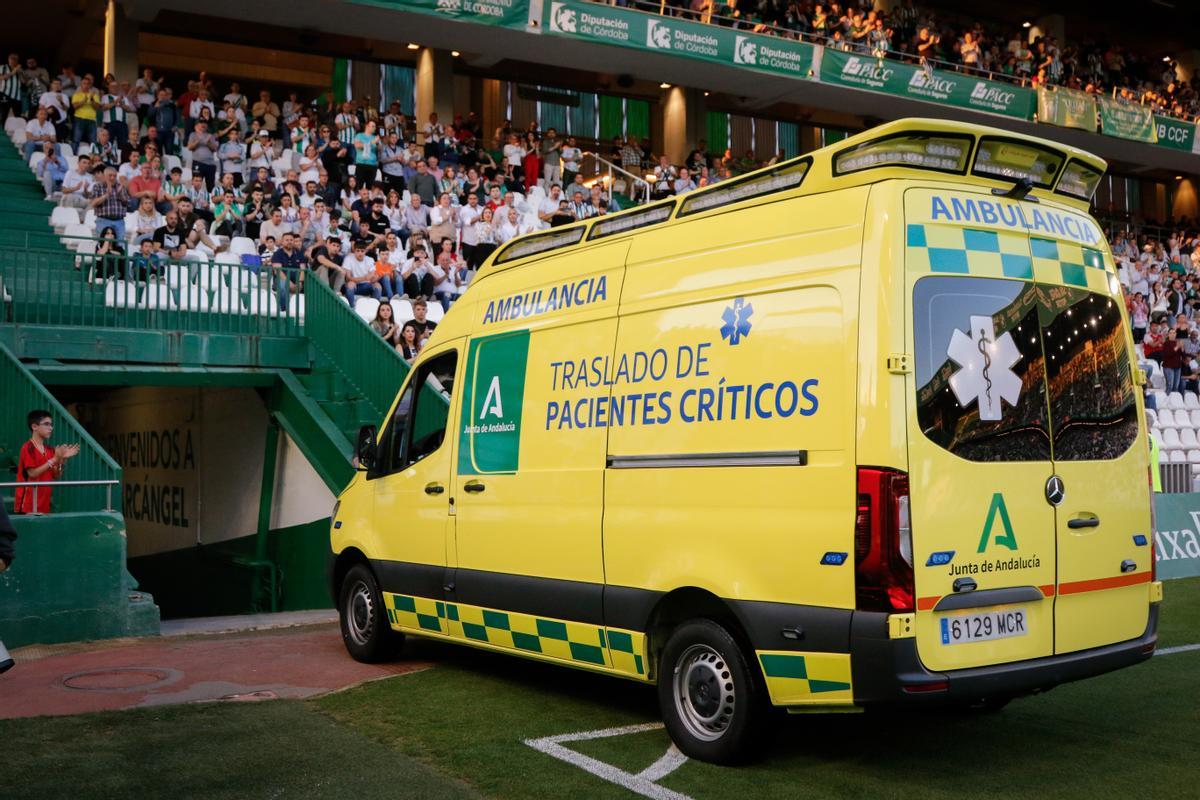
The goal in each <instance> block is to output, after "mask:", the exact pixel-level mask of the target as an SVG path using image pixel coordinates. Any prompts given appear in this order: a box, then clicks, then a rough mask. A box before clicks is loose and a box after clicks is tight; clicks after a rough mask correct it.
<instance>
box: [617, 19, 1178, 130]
mask: <svg viewBox="0 0 1200 800" xmlns="http://www.w3.org/2000/svg"><path fill="white" fill-rule="evenodd" d="M614 2H615V4H616V5H619V6H629V7H633V8H637V9H639V10H642V11H649V12H651V13H660V12H661V13H665V14H669V15H673V16H678V17H684V18H689V19H693V20H698V21H701V22H706V23H709V24H713V25H723V26H727V27H733V28H738V29H742V30H749V31H752V32H754V33H762V34H766V35H774V36H782V37H785V38H791V39H802V40H804V41H808V42H811V43H813V44H820V45H824V46H826V47H830V48H834V49H837V50H845V51H851V52H857V53H863V54H868V55H872V56H874V57H877V58H895V59H900V60H902V61H907V62H911V63H920V64H925V65H927V66H929V67H936V68H945V69H954V70H959V71H963V72H968V73H975V74H980V75H987V76H989V77H992V78H996V79H1000V80H1012V81H1014V82H1018V83H1020V84H1022V85H1025V86H1034V87H1038V86H1065V87H1067V88H1071V89H1078V90H1081V91H1086V92H1089V93H1092V94H1109V95H1111V96H1113V97H1115V98H1117V99H1120V100H1124V101H1127V102H1130V103H1143V104H1147V105H1150V106H1152V107H1153V108H1154V110H1155V111H1157V112H1158V113H1161V114H1168V115H1171V116H1175V117H1179V118H1180V119H1186V120H1191V121H1195V120H1196V119H1197V116H1198V115H1200V80H1198V79H1197V78H1193V79H1192V80H1190V81H1184V80H1182V79H1181V78H1180V77H1179V73H1178V64H1177V63H1176V62H1175V61H1174V60H1173V59H1171V58H1170V57H1169V56H1168V57H1166V58H1165V59H1164V57H1163V55H1162V54H1161V53H1159V54H1153V55H1152V54H1146V53H1142V52H1139V51H1138V50H1136V49H1134V48H1130V47H1127V46H1126V45H1125V44H1123V43H1122V42H1120V41H1119V40H1117V41H1111V42H1098V41H1089V40H1084V41H1078V42H1075V41H1071V42H1067V41H1063V42H1060V41H1058V40H1057V39H1056V38H1055V37H1054V36H1051V35H1048V34H1044V35H1039V36H1035V37H1033V38H1032V39H1031V37H1030V36H1029V33H1030V31H1029V29H1028V28H1027V27H1007V26H1005V25H1001V24H989V23H985V22H981V21H979V16H978V14H975V13H971V12H973V11H974V10H975V9H971V12H968V11H967V9H966V7H963V8H961V9H954V10H953V11H951V12H949V13H945V12H942V11H938V10H935V9H933V8H928V7H925V6H922V5H917V4H916V3H914V0H903V2H899V3H897V4H896V5H895V7H894V8H893V9H892V10H891V11H890V12H889V11H883V10H878V9H876V8H875V7H874V6H875V3H874V2H873V0H846V2H841V3H838V2H832V3H830V2H817V1H816V0H794V1H793V2H788V0H666V2H661V0H614ZM968 14H969V16H968Z"/></svg>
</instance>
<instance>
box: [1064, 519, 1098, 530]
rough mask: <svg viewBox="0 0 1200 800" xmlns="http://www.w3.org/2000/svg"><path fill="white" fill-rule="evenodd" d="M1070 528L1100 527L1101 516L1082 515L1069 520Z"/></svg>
mask: <svg viewBox="0 0 1200 800" xmlns="http://www.w3.org/2000/svg"><path fill="white" fill-rule="evenodd" d="M1067 527H1068V528H1098V527H1100V518H1099V517H1081V518H1078V519H1069V520H1067Z"/></svg>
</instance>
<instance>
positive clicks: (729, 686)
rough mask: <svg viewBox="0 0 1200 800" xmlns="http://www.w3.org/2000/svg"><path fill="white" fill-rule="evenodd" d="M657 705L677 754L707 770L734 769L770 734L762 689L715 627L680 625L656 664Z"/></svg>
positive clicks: (728, 638) (698, 623) (727, 638)
mask: <svg viewBox="0 0 1200 800" xmlns="http://www.w3.org/2000/svg"><path fill="white" fill-rule="evenodd" d="M658 704H659V707H660V709H661V711H662V717H663V722H664V723H665V724H666V727H667V733H669V734H670V736H671V740H672V741H673V742H674V743H675V746H676V747H678V748H679V750H680V752H682V753H683V754H684V755H686V756H688V757H689V758H695V759H698V760H700V761H707V762H710V763H713V764H739V763H744V762H746V761H748V760H750V758H751V757H753V756H754V755H756V754H757V753H758V752H760V751H761V748H760V747H759V745H761V744H762V743H764V741H765V740H766V739H767V738H768V737H769V735H770V733H771V732H772V731H773V730H774V729H775V725H774V721H773V719H772V718H771V714H770V704H769V703H768V701H767V693H766V686H765V685H764V684H763V682H762V680H761V678H760V677H759V676H758V675H757V674H756V673H755V672H754V670H753V669H752V668H751V666H750V663H749V662H748V661H747V660H746V654H745V652H744V651H743V649H742V648H741V646H740V645H739V644H738V643H737V641H736V640H735V639H734V638H733V636H731V635H730V634H729V631H727V630H726V629H725V628H723V627H722V626H721V625H720V624H718V623H716V622H714V621H712V620H709V619H693V620H689V621H687V622H684V623H682V624H681V625H679V627H677V628H676V629H675V630H674V631H672V632H671V636H670V637H669V638H668V639H667V644H666V647H665V648H663V652H662V659H661V661H660V662H659V676H658Z"/></svg>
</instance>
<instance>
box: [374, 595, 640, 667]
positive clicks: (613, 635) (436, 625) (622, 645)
mask: <svg viewBox="0 0 1200 800" xmlns="http://www.w3.org/2000/svg"><path fill="white" fill-rule="evenodd" d="M383 597H384V605H386V606H387V612H388V621H389V622H390V623H391V624H392V626H393V627H396V628H401V629H404V630H408V631H412V632H414V633H432V634H441V635H443V636H451V637H454V638H456V639H463V640H466V641H468V642H478V643H481V644H488V645H492V646H495V647H502V648H505V649H508V650H514V651H517V652H520V653H524V654H528V655H532V656H541V657H544V658H552V659H555V660H558V661H565V662H568V663H572V664H577V665H587V666H590V667H596V668H600V669H608V670H612V671H614V672H619V673H622V674H624V675H629V676H631V677H635V678H642V679H645V678H647V674H646V657H645V645H646V636H645V634H643V633H639V632H637V631H625V630H619V629H616V628H603V627H600V626H598V625H588V624H585V623H582V622H571V621H568V620H560V619H547V618H544V617H537V616H533V615H530V614H517V613H514V612H511V611H498V610H496V609H491V608H481V607H479V606H471V605H465V604H463V603H447V602H444V601H441V600H431V599H429V598H426V597H414V596H412V595H405V594H391V593H389V592H384V593H383Z"/></svg>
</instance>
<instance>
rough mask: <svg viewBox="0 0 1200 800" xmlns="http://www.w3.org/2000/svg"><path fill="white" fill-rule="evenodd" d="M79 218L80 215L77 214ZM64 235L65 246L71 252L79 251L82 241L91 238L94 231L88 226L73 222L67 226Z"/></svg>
mask: <svg viewBox="0 0 1200 800" xmlns="http://www.w3.org/2000/svg"><path fill="white" fill-rule="evenodd" d="M78 216H79V215H78V214H76V217H77V218H78ZM62 235H63V244H65V245H66V246H67V248H68V249H70V250H77V249H78V248H79V243H80V242H81V241H83V240H85V239H90V238H91V236H92V229H91V228H89V227H88V226H87V225H84V224H83V223H82V222H72V223H70V224H69V225H67V229H66V230H65V231H63V232H62Z"/></svg>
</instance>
